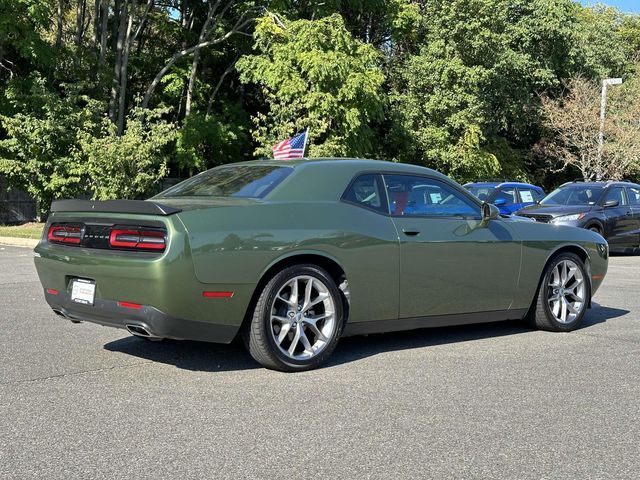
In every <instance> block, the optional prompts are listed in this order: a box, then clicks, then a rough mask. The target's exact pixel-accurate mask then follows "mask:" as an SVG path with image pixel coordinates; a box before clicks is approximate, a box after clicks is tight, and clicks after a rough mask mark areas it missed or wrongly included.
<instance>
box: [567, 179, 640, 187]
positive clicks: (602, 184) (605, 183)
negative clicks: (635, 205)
mask: <svg viewBox="0 0 640 480" xmlns="http://www.w3.org/2000/svg"><path fill="white" fill-rule="evenodd" d="M571 185H581V186H585V187H608V186H610V185H615V186H618V187H629V186H631V187H636V188H639V187H640V185H638V184H637V183H633V182H629V181H624V180H622V181H621V180H601V181H592V182H583V181H574V182H567V183H563V184H562V185H560V187H559V188H563V187H568V186H571Z"/></svg>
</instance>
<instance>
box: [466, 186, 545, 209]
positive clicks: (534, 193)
mask: <svg viewBox="0 0 640 480" xmlns="http://www.w3.org/2000/svg"><path fill="white" fill-rule="evenodd" d="M464 187H465V188H466V189H467V190H469V191H470V192H471V193H472V194H474V195H475V196H476V197H478V198H479V199H480V200H482V201H483V202H487V203H493V204H494V205H495V206H496V207H498V208H499V209H500V213H501V214H502V215H511V214H513V213H515V212H517V211H518V210H520V209H521V208H524V207H526V206H528V205H533V204H534V203H537V202H539V201H540V200H542V199H543V198H544V190H542V188H540V187H536V186H535V185H531V184H529V183H520V182H476V183H467V184H466V185H465V186H464Z"/></svg>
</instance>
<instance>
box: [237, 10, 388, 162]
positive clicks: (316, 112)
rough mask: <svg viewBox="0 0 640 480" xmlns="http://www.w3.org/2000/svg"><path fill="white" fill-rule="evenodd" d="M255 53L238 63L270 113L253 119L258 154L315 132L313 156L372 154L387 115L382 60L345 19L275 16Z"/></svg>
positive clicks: (261, 26) (264, 22) (266, 21)
mask: <svg viewBox="0 0 640 480" xmlns="http://www.w3.org/2000/svg"><path fill="white" fill-rule="evenodd" d="M255 50H256V54H254V55H248V56H245V57H243V58H241V59H240V60H239V61H238V66H237V68H238V71H239V72H240V79H241V81H242V82H244V83H246V84H255V85H257V86H259V87H260V90H261V93H262V95H263V96H264V97H263V98H264V102H265V108H264V109H263V110H262V111H260V112H258V113H257V114H255V115H254V116H253V120H254V122H255V125H256V129H255V130H254V133H253V136H254V139H255V140H256V142H257V143H258V145H259V146H258V148H257V149H256V151H255V153H256V155H270V154H271V148H270V147H271V145H273V144H274V143H276V141H278V140H282V139H283V138H286V137H287V136H289V135H292V134H294V133H295V132H297V131H301V130H303V129H304V128H309V131H310V142H311V145H310V148H309V154H310V155H311V156H365V155H371V154H372V152H373V151H374V145H373V144H374V131H373V129H372V127H371V125H372V124H374V123H375V122H377V121H379V120H380V119H381V118H382V113H383V102H384V97H383V93H382V84H383V81H384V75H383V73H382V70H381V68H380V60H381V59H380V55H379V54H378V53H377V52H376V50H375V49H374V48H373V47H372V46H371V45H368V44H365V43H363V42H361V41H359V40H356V39H354V38H353V36H352V35H351V34H350V33H349V32H348V31H347V30H346V28H345V25H344V22H343V20H342V18H341V17H340V16H339V15H331V16H329V17H324V18H322V19H319V20H315V21H309V20H296V21H293V22H288V23H287V24H286V26H285V25H284V24H282V23H281V22H274V19H273V18H272V17H270V16H267V17H264V18H262V19H261V20H260V21H259V22H258V24H257V26H256V32H255Z"/></svg>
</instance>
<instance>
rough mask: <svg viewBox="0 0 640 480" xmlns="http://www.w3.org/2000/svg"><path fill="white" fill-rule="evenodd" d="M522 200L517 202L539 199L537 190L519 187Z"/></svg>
mask: <svg viewBox="0 0 640 480" xmlns="http://www.w3.org/2000/svg"><path fill="white" fill-rule="evenodd" d="M518 193H519V194H520V201H519V202H517V203H533V202H535V201H536V200H537V199H538V195H537V192H536V191H535V190H533V189H531V188H519V189H518Z"/></svg>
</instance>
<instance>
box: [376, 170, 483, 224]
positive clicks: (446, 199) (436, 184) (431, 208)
mask: <svg viewBox="0 0 640 480" xmlns="http://www.w3.org/2000/svg"><path fill="white" fill-rule="evenodd" d="M384 183H385V187H386V189H387V193H388V196H389V202H390V205H389V209H390V211H391V214H392V215H402V216H405V217H417V216H439V217H477V216H479V215H480V207H479V206H478V205H476V204H475V203H474V202H473V201H472V200H470V199H468V198H466V196H465V195H464V194H463V193H461V192H458V191H457V190H456V189H454V188H452V187H450V186H448V185H446V184H445V183H444V182H441V181H439V180H435V179H432V178H426V177H418V176H411V175H384Z"/></svg>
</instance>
